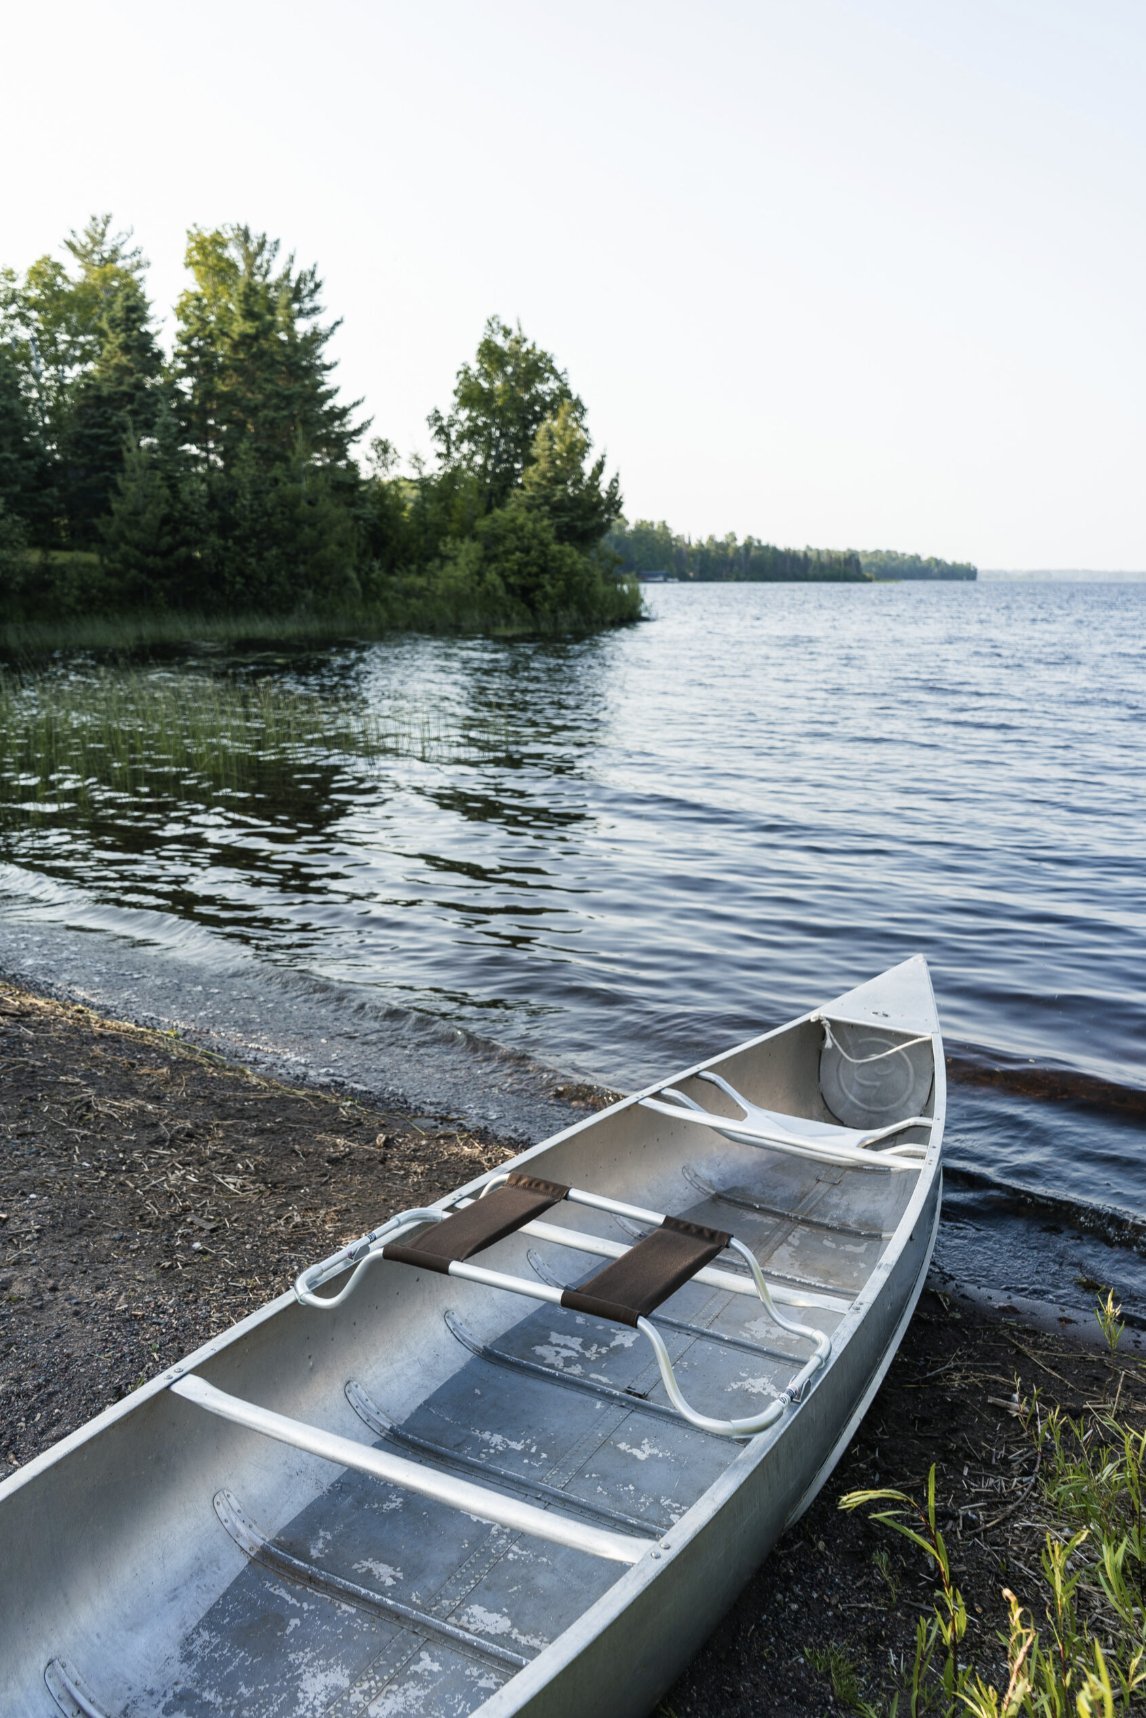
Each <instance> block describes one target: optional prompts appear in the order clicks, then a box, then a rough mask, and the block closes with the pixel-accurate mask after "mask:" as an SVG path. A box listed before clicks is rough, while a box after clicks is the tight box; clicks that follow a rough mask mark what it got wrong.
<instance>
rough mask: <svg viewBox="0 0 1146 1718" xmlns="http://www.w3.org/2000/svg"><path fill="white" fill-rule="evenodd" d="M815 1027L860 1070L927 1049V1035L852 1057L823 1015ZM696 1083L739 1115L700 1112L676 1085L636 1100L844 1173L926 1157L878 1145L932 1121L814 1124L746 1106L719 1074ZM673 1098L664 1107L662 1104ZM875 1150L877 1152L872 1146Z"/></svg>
mask: <svg viewBox="0 0 1146 1718" xmlns="http://www.w3.org/2000/svg"><path fill="white" fill-rule="evenodd" d="M816 1023H817V1024H818V1025H820V1026H822V1027H823V1029H824V1045H825V1047H826V1048H828V1047H830V1048H831V1049H833V1050H835V1051H836V1052H837V1053H838V1054H839V1055H840V1056H842V1057H843V1059H844V1061H845V1062H849V1063H851V1064H852V1065H853V1066H856V1067H864V1066H866V1065H867V1064H868V1063H870V1062H882V1061H884V1060H885V1059H886V1058H887V1057H890V1056H899V1055H902V1054H903V1053H904V1051H907V1050H911V1049H914V1047H915V1046H916V1045H917V1044H930V1043H931V1042H932V1040H931V1038H930V1036H928V1035H926V1034H925V1035H924V1036H922V1037H918V1038H910V1039H908V1040H907V1041H906V1042H905V1043H903V1044H893V1045H892V1046H891V1048H890V1049H888V1050H879V1051H877V1052H876V1054H875V1055H874V1056H851V1055H849V1054H848V1052H847V1051H846V1050H845V1049H844V1047H843V1045H842V1044H840V1042H839V1040H838V1039H837V1038H836V1036H835V1034H834V1033H833V1031H832V1028H831V1022H830V1021H828V1020H827V1019H825V1018H824V1017H823V1016H822V1015H820V1016H818V1017H816ZM696 1078H697V1079H698V1080H706V1081H707V1082H708V1084H709V1085H711V1086H716V1087H717V1088H718V1090H720V1091H722V1092H723V1093H724V1094H725V1096H726V1097H729V1098H731V1099H732V1102H733V1103H734V1104H735V1105H736V1107H737V1108H738V1109H739V1111H740V1115H739V1116H727V1115H720V1114H719V1113H718V1112H717V1111H715V1110H708V1109H705V1107H704V1105H703V1104H700V1103H698V1102H697V1100H696V1099H695V1098H693V1097H690V1096H689V1095H688V1093H687V1092H682V1091H678V1089H677V1088H676V1087H675V1086H661V1087H660V1089H659V1090H658V1091H656V1092H654V1093H652V1094H651V1095H650V1096H648V1097H643V1098H641V1099H639V1102H640V1104H641V1106H642V1108H643V1109H647V1110H655V1111H656V1113H657V1114H658V1115H665V1116H672V1117H673V1118H674V1120H677V1121H686V1122H693V1123H697V1124H699V1125H700V1126H702V1127H710V1128H713V1129H714V1130H715V1131H716V1132H717V1133H719V1134H721V1135H723V1137H724V1138H725V1139H730V1140H733V1141H734V1142H735V1143H736V1144H738V1145H760V1146H769V1147H771V1148H772V1149H773V1150H775V1151H780V1152H784V1153H786V1154H787V1155H789V1156H791V1157H811V1158H815V1159H816V1160H817V1161H819V1162H821V1163H833V1164H837V1165H839V1166H840V1167H843V1168H849V1169H884V1170H892V1171H894V1170H900V1171H902V1170H912V1169H913V1170H918V1169H919V1168H920V1167H921V1165H922V1164H923V1162H924V1159H925V1158H926V1156H927V1149H928V1148H927V1146H926V1145H925V1144H921V1143H918V1142H916V1141H909V1140H903V1141H900V1142H899V1143H898V1144H896V1145H881V1144H880V1142H881V1141H882V1140H885V1139H890V1138H891V1137H892V1135H893V1134H897V1133H902V1132H904V1130H905V1129H906V1128H909V1127H925V1128H926V1129H927V1130H928V1136H929V1137H930V1134H931V1131H932V1129H933V1128H934V1125H935V1120H934V1117H933V1116H924V1115H912V1116H903V1117H901V1118H900V1120H898V1121H893V1122H889V1123H887V1124H886V1125H884V1126H882V1127H872V1128H862V1127H842V1126H841V1125H840V1124H839V1123H838V1122H824V1121H813V1120H812V1119H811V1118H810V1117H807V1116H791V1115H784V1114H782V1113H781V1112H780V1111H778V1110H768V1109H763V1108H762V1107H761V1106H760V1105H759V1104H754V1103H751V1102H750V1101H749V1100H748V1099H747V1098H746V1097H744V1096H743V1094H742V1093H741V1092H738V1091H737V1090H736V1087H735V1086H733V1085H730V1084H729V1082H728V1081H727V1080H726V1079H724V1078H723V1076H722V1075H720V1074H714V1073H713V1072H712V1070H711V1069H708V1068H706V1069H705V1070H704V1071H703V1073H699V1074H697V1075H696ZM669 1098H671V1099H672V1102H671V1103H666V1102H665V1100H666V1099H669ZM875 1146H879V1149H878V1150H873V1147H875Z"/></svg>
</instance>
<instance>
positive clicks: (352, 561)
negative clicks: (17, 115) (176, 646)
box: [0, 216, 640, 630]
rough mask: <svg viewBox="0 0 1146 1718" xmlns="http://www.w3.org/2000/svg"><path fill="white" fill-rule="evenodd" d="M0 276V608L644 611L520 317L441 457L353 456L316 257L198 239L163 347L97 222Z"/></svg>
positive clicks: (142, 292) (554, 388) (533, 620)
mask: <svg viewBox="0 0 1146 1718" xmlns="http://www.w3.org/2000/svg"><path fill="white" fill-rule="evenodd" d="M63 253H64V255H63V257H62V258H57V257H52V256H44V257H41V258H39V259H38V260H37V261H36V262H34V263H33V264H32V265H31V267H30V268H29V269H28V270H27V272H26V274H25V275H24V276H23V277H22V278H21V277H19V276H18V275H17V274H16V273H15V272H14V271H12V270H11V269H7V270H2V271H0V609H2V611H3V615H4V617H5V618H6V619H13V618H22V617H23V618H35V617H39V616H46V617H50V618H53V619H58V618H63V617H66V616H68V615H71V614H86V613H93V612H128V611H130V612H138V611H140V610H150V609H154V610H170V611H178V610H182V611H189V612H193V613H196V614H215V613H231V614H234V613H245V614H255V613H258V614H263V615H268V614H269V615H275V614H283V615H285V614H298V613H300V612H303V613H305V612H312V613H314V614H316V615H317V614H320V613H329V612H330V611H332V610H336V611H339V612H345V613H351V612H355V611H357V612H364V611H367V610H368V611H370V612H371V613H372V614H373V615H374V616H375V617H376V618H377V619H379V620H381V621H382V622H383V623H384V622H385V621H386V620H388V619H389V620H391V621H397V622H403V621H406V622H410V621H413V622H415V623H417V624H429V625H451V624H456V625H465V626H479V627H480V626H494V627H506V628H520V629H533V628H539V629H544V630H565V629H568V628H581V627H586V626H596V625H601V624H610V623H614V622H617V621H621V620H625V619H630V618H633V617H634V616H635V615H636V614H637V613H638V612H639V608H640V599H639V594H638V593H637V591H636V589H635V586H633V585H632V584H631V583H629V584H626V583H624V582H623V581H620V580H618V578H617V577H616V574H615V568H616V562H615V559H614V558H613V557H611V556H610V555H609V554H608V553H607V551H605V550H604V548H603V540H604V538H605V536H606V533H607V532H608V530H609V528H610V527H611V526H612V525H613V524H614V523H615V521H616V520H617V519H618V518H619V516H620V511H621V495H620V488H619V484H618V480H617V478H616V477H615V476H613V477H606V474H605V463H604V459H603V458H602V457H597V458H593V457H592V444H591V441H590V437H589V433H588V429H587V427H586V412H585V407H584V404H583V402H582V401H581V400H580V399H579V398H578V397H577V395H576V394H574V392H573V391H572V389H571V387H570V385H569V380H568V377H567V376H566V375H565V373H564V372H563V371H562V370H560V369H559V368H558V366H557V364H556V362H555V360H554V359H553V357H552V356H551V355H550V354H549V353H547V352H545V351H543V350H542V349H541V348H540V347H538V346H536V345H534V344H533V343H532V342H531V341H530V340H528V339H527V338H526V336H525V334H524V333H523V332H522V330H521V328H520V327H517V328H512V327H509V326H507V325H506V324H505V323H503V322H501V321H500V320H499V319H498V318H496V317H494V318H491V319H490V321H489V322H488V323H487V324H486V327H485V330H484V333H483V335H482V339H481V342H480V344H479V346H478V349H477V352H476V355H475V357H474V360H473V361H472V363H469V364H464V365H463V366H462V368H461V369H460V370H459V371H458V375H457V382H456V386H455V390H454V397H453V400H452V402H451V404H450V406H449V407H448V409H446V410H444V411H443V410H436V411H434V412H432V413H431V415H430V418H429V425H430V431H431V436H432V440H433V445H434V449H435V458H434V460H433V462H432V464H431V463H428V462H423V461H419V460H414V461H412V462H411V469H410V470H409V472H407V473H402V472H400V471H399V470H398V469H397V465H398V461H397V457H396V455H395V452H394V450H393V448H392V447H391V446H390V444H389V443H388V442H386V441H384V440H375V441H374V442H373V443H372V460H371V464H370V468H369V469H368V470H366V471H363V470H362V469H361V468H360V465H359V463H358V461H357V459H356V457H355V454H354V451H353V450H354V448H355V447H356V445H357V444H358V443H359V442H360V440H361V437H362V436H363V434H364V432H365V431H366V429H367V428H368V422H367V421H364V420H363V419H362V418H361V417H360V416H359V411H360V407H361V401H353V402H346V401H343V400H341V399H340V397H339V394H338V389H337V387H336V384H335V382H334V378H333V371H334V364H333V361H332V359H331V358H330V356H329V342H330V340H331V337H332V335H333V334H334V332H335V329H336V328H337V327H338V324H337V322H331V321H329V320H327V319H326V313H325V310H324V307H323V303H322V283H321V281H320V280H319V278H318V275H317V272H316V270H315V269H314V268H299V267H297V266H296V263H295V259H294V258H293V257H292V256H287V257H283V256H281V255H280V250H279V245H278V244H277V242H275V241H273V240H271V239H268V238H267V237H266V235H264V234H260V233H255V232H253V231H252V230H251V229H250V228H248V227H245V226H228V227H222V228H219V229H216V230H213V231H205V230H201V229H198V228H194V229H192V231H191V232H190V234H189V235H188V241H187V251H186V259H185V260H186V266H187V270H188V274H189V284H188V286H187V288H186V290H185V291H184V292H183V293H182V295H181V296H180V298H179V301H178V303H177V304H176V306H175V318H174V338H173V343H172V349H171V352H170V354H169V355H168V354H164V352H163V351H162V350H161V349H160V346H159V343H158V340H157V338H156V334H155V328H154V315H153V310H152V306H151V304H150V302H149V299H148V296H147V291H146V284H145V283H146V272H147V264H146V261H145V259H144V258H143V257H142V255H141V254H140V252H139V250H138V248H136V247H135V246H133V245H132V243H131V236H130V234H124V233H118V232H115V231H114V230H113V227H112V222H111V218H110V217H109V216H100V217H93V219H92V220H90V221H89V222H88V224H87V226H86V227H85V228H84V229H83V231H82V232H79V233H72V234H71V235H70V236H69V237H68V239H67V240H66V241H65V243H64V246H63Z"/></svg>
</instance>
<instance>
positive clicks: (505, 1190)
mask: <svg viewBox="0 0 1146 1718" xmlns="http://www.w3.org/2000/svg"><path fill="white" fill-rule="evenodd" d="M568 1191H569V1189H568V1187H563V1186H562V1185H561V1184H560V1183H559V1182H557V1181H541V1180H539V1179H538V1178H537V1177H536V1176H533V1175H520V1174H516V1173H515V1174H513V1175H511V1176H510V1177H509V1179H508V1180H507V1181H505V1182H503V1183H502V1185H501V1186H500V1187H495V1188H494V1190H493V1192H492V1193H487V1194H486V1196H485V1198H484V1199H475V1200H474V1202H473V1204H472V1205H466V1206H464V1207H463V1209H462V1210H460V1211H454V1212H452V1213H451V1214H450V1216H448V1217H446V1218H445V1219H444V1220H443V1221H442V1222H441V1223H433V1224H431V1225H430V1226H429V1227H428V1228H426V1229H423V1231H422V1233H421V1234H420V1235H416V1236H415V1237H414V1239H413V1240H412V1241H388V1242H387V1244H386V1245H385V1246H384V1247H383V1248H382V1257H383V1258H384V1259H396V1260H397V1261H398V1262H399V1263H400V1264H404V1265H417V1266H419V1267H420V1268H421V1269H422V1270H425V1271H439V1272H441V1273H443V1274H445V1273H447V1272H448V1271H449V1268H450V1266H451V1264H453V1263H454V1261H455V1260H459V1259H472V1258H473V1256H474V1254H475V1253H480V1252H482V1251H484V1249H485V1248H486V1247H492V1246H493V1244H494V1242H495V1241H501V1240H504V1238H505V1237H506V1235H512V1234H513V1233H514V1231H515V1230H517V1229H520V1228H521V1227H522V1225H523V1224H525V1223H528V1222H530V1221H531V1220H532V1219H533V1218H534V1217H539V1216H540V1215H541V1213H542V1212H543V1211H548V1209H549V1207H550V1206H551V1205H558V1204H560V1202H561V1200H562V1199H564V1197H565V1195H566V1194H567V1193H568Z"/></svg>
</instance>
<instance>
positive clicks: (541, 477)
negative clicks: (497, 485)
mask: <svg viewBox="0 0 1146 1718" xmlns="http://www.w3.org/2000/svg"><path fill="white" fill-rule="evenodd" d="M591 446H592V443H591V442H590V440H589V435H588V432H587V431H586V430H585V427H584V425H583V423H582V421H581V418H580V417H579V415H578V414H577V412H576V411H575V410H574V407H573V404H572V402H571V401H569V400H562V402H561V404H560V405H559V406H558V408H557V411H556V412H555V413H554V415H553V416H552V417H550V418H546V420H545V422H544V423H543V424H542V425H541V428H540V429H539V430H538V432H537V434H536V435H535V436H534V438H533V449H532V459H531V461H530V463H529V465H528V466H527V467H526V469H525V473H524V475H523V477H522V480H521V490H520V505H522V506H524V507H526V508H528V509H530V510H531V511H534V512H539V513H542V514H544V516H545V518H546V519H548V521H549V523H550V525H551V526H552V527H553V534H554V536H555V537H556V538H557V541H558V542H559V543H568V544H569V546H570V547H571V548H574V549H579V550H580V551H581V552H582V553H587V552H588V551H589V550H590V549H594V548H596V546H597V544H598V543H599V542H600V541H601V539H602V537H604V536H605V534H606V532H607V531H608V530H609V528H610V527H611V526H612V525H614V524H615V523H616V521H617V520H618V519H619V518H620V516H621V507H622V505H623V503H622V500H621V486H620V480H619V479H618V478H617V476H616V475H614V476H612V477H610V478H609V480H608V482H607V483H606V481H605V458H604V455H601V457H600V458H599V459H596V460H595V461H594V462H593V464H592V465H591V466H589V468H588V469H586V462H587V460H588V457H589V449H590V447H591Z"/></svg>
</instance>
